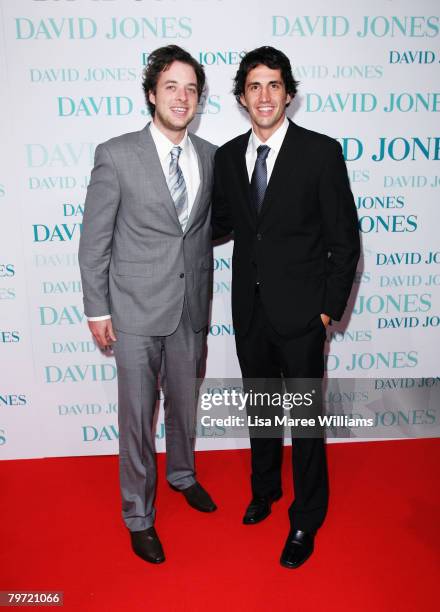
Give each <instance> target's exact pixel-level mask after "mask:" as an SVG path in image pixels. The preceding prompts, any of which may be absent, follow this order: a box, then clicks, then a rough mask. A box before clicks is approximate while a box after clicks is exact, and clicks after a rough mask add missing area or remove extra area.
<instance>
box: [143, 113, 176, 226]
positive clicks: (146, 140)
mask: <svg viewBox="0 0 440 612" xmlns="http://www.w3.org/2000/svg"><path fill="white" fill-rule="evenodd" d="M149 125H150V124H148V125H146V126H145V127H144V129H143V130H142V131H141V132H140V133H139V141H138V147H137V153H138V155H139V157H140V159H141V162H142V166H143V167H144V168H145V172H147V173H148V176H149V177H152V180H153V181H154V184H155V185H156V186H157V189H158V192H159V193H160V195H161V200H162V201H163V203H164V205H165V208H166V209H167V211H168V212H169V213H170V216H171V218H172V219H173V222H174V223H175V224H176V225H177V226H178V227H179V228H180V230H182V227H181V225H180V222H179V218H178V216H177V212H176V207H175V205H174V202H173V198H172V197H171V194H170V190H169V189H168V185H167V181H166V179H165V176H164V173H163V170H162V164H161V163H160V159H159V155H158V154H157V149H156V145H155V144H154V140H153V137H152V136H151V133H150V127H149ZM147 197H148V195H147Z"/></svg>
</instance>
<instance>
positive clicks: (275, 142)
mask: <svg viewBox="0 0 440 612" xmlns="http://www.w3.org/2000/svg"><path fill="white" fill-rule="evenodd" d="M288 127H289V120H288V119H287V117H284V121H283V123H282V124H281V125H280V127H279V128H278V129H277V130H276V131H275V132H274V133H273V134H272V136H271V137H270V138H268V139H267V140H266V142H261V140H260V139H259V138H258V136H257V135H256V134H255V132H254V130H252V134H251V137H250V138H249V142H248V146H247V149H246V167H247V171H248V175H249V182H250V181H251V179H252V173H253V171H254V167H255V162H256V161H257V149H258V147H259V146H260V145H267V146H268V147H270V151H269V155H268V156H267V158H266V168H267V182H269V179H270V177H271V175H272V171H273V167H274V165H275V162H276V159H277V157H278V153H279V151H280V149H281V145H282V144H283V141H284V137H285V135H286V132H287V129H288Z"/></svg>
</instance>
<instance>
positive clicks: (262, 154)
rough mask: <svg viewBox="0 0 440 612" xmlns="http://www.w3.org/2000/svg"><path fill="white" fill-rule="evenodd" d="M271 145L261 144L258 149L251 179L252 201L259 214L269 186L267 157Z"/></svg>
mask: <svg viewBox="0 0 440 612" xmlns="http://www.w3.org/2000/svg"><path fill="white" fill-rule="evenodd" d="M269 152H270V147H268V146H267V145H260V146H259V147H258V149H257V159H256V161H255V167H254V171H253V173H252V179H251V197H252V203H253V204H254V206H255V210H256V211H257V215H258V214H259V212H260V210H261V206H262V205H263V200H264V194H265V193H266V187H267V167H266V158H267V156H268V155H269Z"/></svg>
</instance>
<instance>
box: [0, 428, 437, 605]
mask: <svg viewBox="0 0 440 612" xmlns="http://www.w3.org/2000/svg"><path fill="white" fill-rule="evenodd" d="M328 458H329V467H330V483H331V504H330V511H329V514H328V519H327V521H326V523H325V525H324V527H323V529H321V531H320V533H319V534H318V537H317V539H316V549H315V553H314V555H313V556H312V557H311V559H310V560H309V561H308V562H307V563H306V564H305V565H304V566H303V567H302V568H300V569H298V570H287V569H284V568H282V567H281V566H280V565H279V563H278V558H279V555H280V552H281V549H282V546H283V543H284V539H285V537H286V535H287V532H288V519H287V507H288V505H289V500H291V497H292V491H291V485H290V482H291V478H290V473H291V472H290V469H291V468H290V449H287V448H286V449H285V461H284V483H285V487H284V490H285V494H284V497H283V498H282V500H281V501H279V502H277V503H276V504H274V506H273V512H272V515H271V516H270V517H269V518H268V519H267V520H266V521H264V522H263V523H261V524H259V525H255V526H249V527H245V526H243V525H241V518H242V514H243V511H244V508H245V506H246V504H247V502H248V501H249V487H248V464H249V452H248V451H218V452H203V453H198V454H197V467H198V476H199V479H200V481H201V482H202V484H204V485H205V486H206V488H207V489H209V491H210V492H211V494H212V495H213V497H214V498H215V500H216V502H217V504H218V505H219V510H218V511H217V512H215V513H214V514H212V515H204V514H199V513H197V512H196V511H194V510H192V509H191V508H190V507H189V506H187V504H186V502H185V500H184V498H183V497H182V496H181V495H179V494H178V493H175V492H174V491H172V490H171V489H170V488H169V487H168V486H167V485H166V483H165V477H164V456H163V455H160V456H159V474H160V482H159V489H158V500H157V509H158V516H157V521H156V528H157V530H158V533H159V535H160V537H161V540H162V543H163V546H164V549H165V554H166V556H167V561H166V562H165V563H164V564H162V565H159V566H151V565H149V564H146V563H144V562H143V561H141V560H140V559H138V558H137V557H135V556H134V555H133V554H132V552H131V549H130V546H129V537H128V534H127V532H126V531H125V528H124V527H123V524H122V521H121V518H120V509H119V505H120V503H119V491H118V483H117V479H118V469H117V457H81V458H67V459H44V460H34V461H4V462H2V463H1V464H0V482H1V490H2V506H1V514H2V516H1V528H0V529H1V532H0V542H1V552H0V590H8V589H18V590H60V591H64V601H65V605H64V609H66V610H75V611H81V612H82V611H87V612H88V611H93V610H104V611H106V612H107V611H113V610H118V611H122V610H124V611H125V610H127V611H132V610H135V611H137V610H148V611H150V610H151V611H164V612H165V611H166V612H168V611H173V610H178V611H185V610H188V611H191V612H195V611H199V610H204V611H205V610H208V611H209V612H211V611H212V610H227V612H233V611H236V610H237V611H238V610H240V611H241V610H249V611H252V612H254V611H259V610H261V611H263V610H264V611H267V610H271V609H284V610H299V611H303V610H304V611H307V612H309V611H315V610H322V609H325V610H339V611H343V610H350V611H356V612H359V611H364V610H365V611H367V610H368V611H371V610H375V612H377V611H386V612H389V611H390V610H396V611H399V612H401V611H406V610H411V611H415V610H417V611H419V610H420V611H423V612H427V611H430V610H434V609H435V610H437V609H438V593H437V587H438V579H439V569H440V564H439V551H440V527H439V524H440V521H439V518H440V494H439V480H438V465H439V460H440V445H439V442H438V440H409V441H394V442H379V443H373V442H370V443H359V444H336V445H330V446H329V447H328ZM436 602H437V603H436ZM58 609H60V608H58Z"/></svg>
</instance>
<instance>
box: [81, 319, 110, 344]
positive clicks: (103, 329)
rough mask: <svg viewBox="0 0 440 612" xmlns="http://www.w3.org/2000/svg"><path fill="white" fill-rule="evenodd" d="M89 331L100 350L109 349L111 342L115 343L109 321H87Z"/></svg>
mask: <svg viewBox="0 0 440 612" xmlns="http://www.w3.org/2000/svg"><path fill="white" fill-rule="evenodd" d="M88 323H89V329H90V331H91V332H92V335H93V337H94V338H95V340H96V342H97V343H98V344H99V346H100V347H101V348H102V349H107V348H110V347H111V345H112V343H113V342H116V336H115V332H114V331H113V325H112V320H111V319H104V320H103V321H89V322H88Z"/></svg>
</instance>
